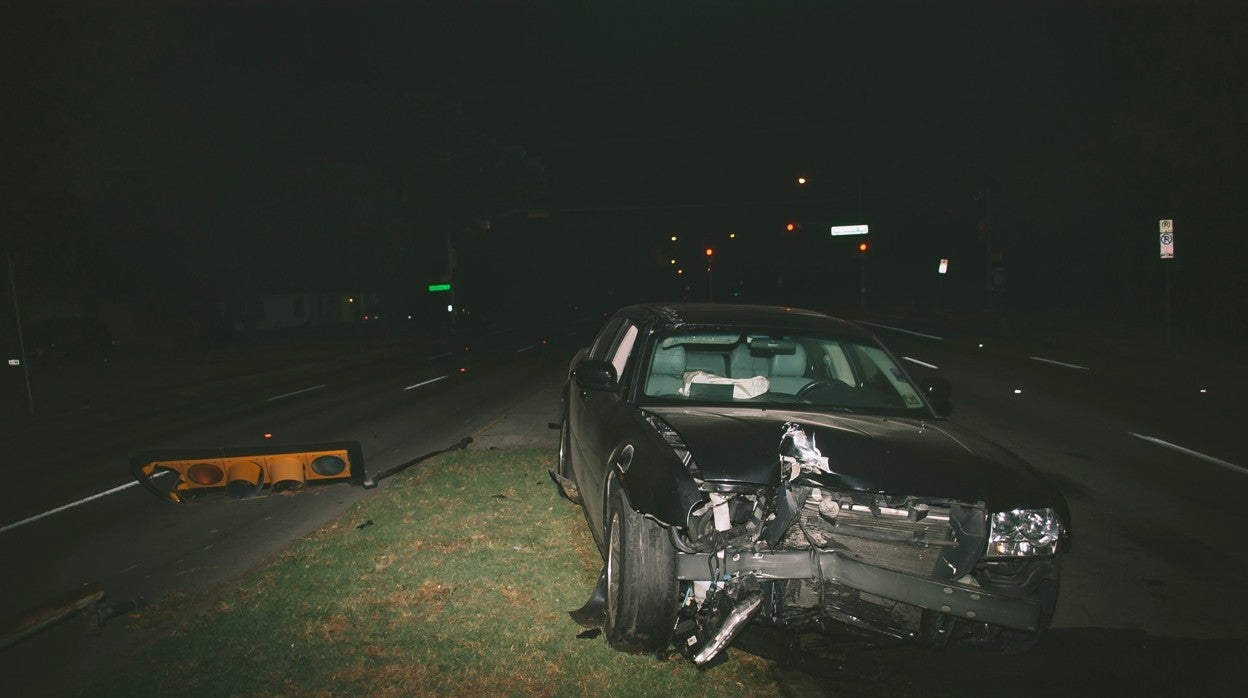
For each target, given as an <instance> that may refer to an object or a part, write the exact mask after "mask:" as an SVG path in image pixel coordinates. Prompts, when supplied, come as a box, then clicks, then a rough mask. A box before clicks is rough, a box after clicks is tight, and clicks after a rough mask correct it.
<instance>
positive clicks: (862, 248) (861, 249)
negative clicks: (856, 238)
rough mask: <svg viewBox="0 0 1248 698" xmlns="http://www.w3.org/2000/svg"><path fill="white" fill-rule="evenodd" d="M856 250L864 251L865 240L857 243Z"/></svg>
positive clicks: (865, 248) (865, 246)
mask: <svg viewBox="0 0 1248 698" xmlns="http://www.w3.org/2000/svg"><path fill="white" fill-rule="evenodd" d="M858 251H859V252H866V251H867V243H865V242H860V243H858Z"/></svg>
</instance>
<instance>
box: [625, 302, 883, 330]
mask: <svg viewBox="0 0 1248 698" xmlns="http://www.w3.org/2000/svg"><path fill="white" fill-rule="evenodd" d="M620 312H621V313H622V314H625V315H629V316H632V317H637V316H645V317H647V318H648V319H649V320H650V321H651V326H652V328H653V329H656V330H663V329H676V328H679V327H683V326H725V327H744V328H748V327H759V328H763V327H767V328H776V329H782V330H793V331H802V332H811V331H816V332H819V333H823V334H835V335H840V336H846V337H853V338H858V339H869V338H871V336H872V335H871V333H870V332H867V331H866V330H864V329H863V328H861V327H859V326H858V325H855V324H853V323H852V322H848V321H846V320H841V319H839V318H834V317H832V316H830V315H825V314H823V313H820V312H816V311H813V310H806V309H803V308H792V307H787V306H772V305H739V304H734V303H647V304H644V305H634V306H629V307H627V308H623V309H621V310H620Z"/></svg>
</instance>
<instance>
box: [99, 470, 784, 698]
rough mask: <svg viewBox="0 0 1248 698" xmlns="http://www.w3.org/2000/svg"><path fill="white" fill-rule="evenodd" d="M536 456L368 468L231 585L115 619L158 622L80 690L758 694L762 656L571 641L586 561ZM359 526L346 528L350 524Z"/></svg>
mask: <svg viewBox="0 0 1248 698" xmlns="http://www.w3.org/2000/svg"><path fill="white" fill-rule="evenodd" d="M551 458H552V454H550V453H548V452H546V451H535V450H533V451H530V450H504V451H466V452H456V453H452V454H448V455H444V456H441V457H439V458H437V459H435V460H431V461H429V462H426V463H423V464H421V465H420V466H419V467H418V468H417V469H414V470H413V471H410V472H406V473H402V474H400V475H397V476H395V477H393V478H390V479H387V480H385V481H384V482H383V483H382V485H381V488H380V489H379V490H378V492H377V494H376V496H374V497H372V498H370V499H368V500H366V501H364V502H361V503H359V504H357V505H356V506H355V507H353V508H352V509H351V510H349V511H348V512H346V513H345V514H344V515H343V516H342V517H341V518H340V519H339V520H337V521H336V522H335V523H333V524H331V525H329V526H326V527H325V528H323V529H321V530H319V531H317V532H315V533H313V534H311V535H309V536H307V537H305V538H303V539H301V540H300V541H298V542H297V543H296V544H295V545H294V546H293V547H292V548H291V549H290V550H289V551H288V552H287V553H285V554H284V555H282V556H281V558H280V559H278V560H277V561H275V562H274V563H273V564H271V565H269V566H268V567H266V568H264V569H261V570H259V571H257V572H255V573H254V574H253V575H251V576H249V577H247V578H245V579H243V580H241V581H240V583H239V584H238V586H237V588H236V589H234V590H231V591H229V592H228V593H226V594H224V595H218V596H214V597H211V598H210V599H199V600H196V599H167V600H165V601H164V602H163V603H158V604H156V606H155V607H154V608H150V609H148V612H147V613H145V614H144V617H143V618H140V619H137V620H133V621H131V622H134V623H138V624H147V625H148V626H149V628H150V629H151V630H152V631H153V632H154V631H155V629H157V628H161V627H164V626H165V624H164V623H163V622H160V619H167V618H169V617H171V616H173V615H174V614H175V613H182V614H184V611H181V609H184V608H186V607H188V605H190V606H191V607H199V608H205V609H206V610H202V611H200V612H198V613H195V614H194V615H193V617H189V618H183V620H182V622H179V623H177V624H176V625H175V628H176V629H174V630H173V631H171V632H170V631H168V630H165V631H164V633H165V634H163V635H162V636H161V637H160V639H159V640H157V641H155V642H152V643H150V644H148V645H147V646H146V647H145V648H143V649H142V650H140V651H139V652H138V653H137V654H136V655H134V656H132V657H128V658H126V659H125V660H123V661H122V662H120V663H119V664H117V665H115V666H114V667H112V668H111V669H109V670H107V671H106V672H105V673H102V674H101V675H99V676H95V677H92V679H91V680H90V682H88V683H84V684H83V685H82V687H81V689H80V690H81V692H82V693H85V694H90V695H126V696H145V695H162V696H167V695H179V694H183V695H194V696H289V695H324V696H338V695H357V696H377V695H403V696H406V695H472V696H477V695H584V694H594V695H629V696H671V695H682V696H683V695H719V696H722V695H726V694H732V695H755V694H757V695H774V694H776V693H777V691H778V688H777V686H776V683H775V681H774V680H773V678H772V675H771V669H770V664H769V663H768V662H765V661H763V660H761V659H759V658H757V657H754V656H751V655H748V654H745V653H742V652H734V653H733V654H732V660H731V661H729V662H728V663H727V664H724V665H721V666H719V667H716V668H714V669H712V670H710V671H707V672H700V671H698V670H697V669H696V668H695V667H694V666H693V664H691V663H689V662H687V661H685V660H684V659H681V658H679V657H672V658H669V659H667V660H663V661H660V660H657V659H655V658H654V657H650V656H633V655H626V654H621V653H619V652H615V651H613V650H611V649H610V648H609V647H607V645H606V643H605V642H604V641H603V640H602V639H601V638H597V639H593V640H582V639H578V638H577V637H576V635H577V634H578V633H579V632H580V631H581V630H582V629H581V628H580V627H579V626H577V625H576V624H575V623H573V622H572V621H571V619H569V618H568V616H567V613H566V611H567V610H569V609H573V608H576V607H578V606H580V605H581V603H582V602H584V600H585V598H586V596H587V595H588V594H589V591H590V589H591V588H592V586H593V584H594V581H595V580H596V579H597V575H598V571H599V568H600V566H601V558H600V557H599V556H598V553H597V550H596V549H595V548H594V547H593V543H592V540H591V539H590V537H589V533H588V531H587V529H586V527H585V522H584V519H583V517H582V515H581V513H580V510H579V508H577V507H575V506H573V505H571V504H569V503H568V502H567V501H565V500H563V499H560V498H559V497H558V496H557V495H556V493H555V491H554V487H553V486H552V485H551V483H550V480H549V478H548V477H547V475H546V470H547V468H549V467H550V466H551ZM367 520H372V522H373V524H372V525H371V526H367V527H365V528H362V529H357V528H356V524H357V523H359V522H363V521H367Z"/></svg>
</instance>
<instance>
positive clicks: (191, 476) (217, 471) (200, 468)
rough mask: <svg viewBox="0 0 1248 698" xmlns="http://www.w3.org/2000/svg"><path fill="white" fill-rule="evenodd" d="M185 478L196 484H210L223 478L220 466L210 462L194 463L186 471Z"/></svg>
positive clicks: (223, 474)
mask: <svg viewBox="0 0 1248 698" xmlns="http://www.w3.org/2000/svg"><path fill="white" fill-rule="evenodd" d="M186 479H188V480H190V481H191V482H193V483H195V484H197V485H206V486H211V485H215V484H217V483H219V482H221V480H223V479H225V473H223V472H221V467H220V466H217V465H213V464H212V463H196V464H195V465H192V466H191V467H190V468H188V469H187V471H186Z"/></svg>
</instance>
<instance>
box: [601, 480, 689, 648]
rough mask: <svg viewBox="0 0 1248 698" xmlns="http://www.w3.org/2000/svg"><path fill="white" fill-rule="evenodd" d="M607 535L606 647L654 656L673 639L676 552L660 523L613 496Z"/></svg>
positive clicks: (676, 601) (619, 496)
mask: <svg viewBox="0 0 1248 698" xmlns="http://www.w3.org/2000/svg"><path fill="white" fill-rule="evenodd" d="M609 512H610V523H609V530H608V531H607V609H606V610H607V613H606V616H607V618H606V624H605V627H604V628H603V632H604V634H605V635H606V636H607V643H608V644H610V645H611V646H612V647H614V648H615V649H617V650H620V651H622V652H629V653H633V654H641V653H646V652H658V651H659V650H662V649H664V648H665V647H667V645H668V644H669V643H670V642H671V640H672V628H673V627H674V626H675V624H676V611H677V610H678V608H679V598H678V594H679V591H680V583H679V581H678V580H677V578H676V549H675V548H673V547H672V544H671V543H670V542H669V541H668V537H667V532H666V531H665V530H664V529H663V527H662V526H661V525H659V524H658V522H656V521H654V520H653V519H647V518H646V517H645V516H642V515H641V514H639V513H638V512H636V511H633V509H632V507H631V506H629V504H628V501H627V498H626V497H625V495H624V492H623V490H619V489H617V490H616V492H615V493H614V494H613V495H612V497H611V502H610V509H609Z"/></svg>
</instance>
